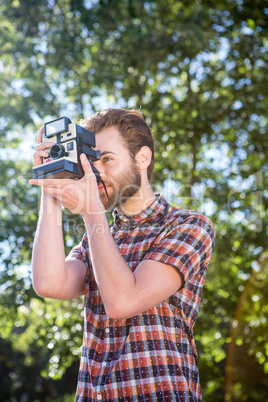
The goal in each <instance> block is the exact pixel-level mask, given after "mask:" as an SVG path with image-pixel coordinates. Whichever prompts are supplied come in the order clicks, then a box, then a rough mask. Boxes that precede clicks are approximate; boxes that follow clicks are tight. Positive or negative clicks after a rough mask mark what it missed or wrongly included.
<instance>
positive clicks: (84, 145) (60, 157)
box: [33, 117, 101, 182]
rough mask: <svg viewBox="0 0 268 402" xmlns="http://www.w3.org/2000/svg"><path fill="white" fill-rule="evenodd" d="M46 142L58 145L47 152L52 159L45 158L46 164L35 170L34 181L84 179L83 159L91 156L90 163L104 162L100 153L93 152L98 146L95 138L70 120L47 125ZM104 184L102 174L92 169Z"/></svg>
mask: <svg viewBox="0 0 268 402" xmlns="http://www.w3.org/2000/svg"><path fill="white" fill-rule="evenodd" d="M43 141H44V142H46V141H47V142H55V144H54V145H52V147H51V148H50V149H47V152H49V156H48V157H47V158H43V164H42V165H39V166H35V167H34V168H33V178H34V179H41V178H45V177H47V176H49V177H50V178H52V179H61V178H71V179H73V178H79V179H80V178H81V177H83V176H84V172H83V169H82V166H81V162H80V155H81V154H82V153H84V154H85V155H87V157H88V159H89V161H91V162H94V161H97V160H99V159H100V157H101V155H100V151H95V150H93V149H92V148H94V147H95V146H96V142H95V134H94V133H92V132H91V131H89V130H86V129H85V128H83V127H81V126H78V125H77V124H74V123H72V122H71V120H70V119H69V118H68V117H60V118H59V119H55V120H52V121H49V122H48V123H45V125H44V134H43ZM91 167H92V170H93V172H94V173H95V175H96V178H97V181H98V182H99V181H100V174H99V172H98V170H97V169H96V168H95V167H94V166H93V165H91Z"/></svg>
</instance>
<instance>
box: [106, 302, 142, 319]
mask: <svg viewBox="0 0 268 402" xmlns="http://www.w3.org/2000/svg"><path fill="white" fill-rule="evenodd" d="M128 306H129V305H128V303H126V302H125V301H124V302H123V301H117V302H112V303H106V304H105V305H104V309H105V313H106V315H107V316H108V317H109V318H111V319H112V320H126V319H127V318H131V317H133V316H134V315H136V314H134V313H133V311H131V309H129V308H128Z"/></svg>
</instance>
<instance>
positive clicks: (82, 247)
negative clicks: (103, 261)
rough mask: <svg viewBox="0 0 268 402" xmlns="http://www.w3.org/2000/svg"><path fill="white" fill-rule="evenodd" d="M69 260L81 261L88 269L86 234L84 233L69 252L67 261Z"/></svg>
mask: <svg viewBox="0 0 268 402" xmlns="http://www.w3.org/2000/svg"><path fill="white" fill-rule="evenodd" d="M70 258H77V259H78V260H81V261H83V262H84V263H85V264H86V266H87V267H88V268H89V265H90V261H89V247H88V239H87V234H86V233H85V234H84V236H83V238H82V240H81V242H80V243H79V244H77V245H76V246H74V247H73V248H72V250H71V251H70V253H69V255H68V256H67V259H70Z"/></svg>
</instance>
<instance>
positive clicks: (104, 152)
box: [101, 151, 117, 156]
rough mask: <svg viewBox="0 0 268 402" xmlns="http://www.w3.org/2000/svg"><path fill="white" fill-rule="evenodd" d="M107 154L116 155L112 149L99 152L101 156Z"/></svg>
mask: <svg viewBox="0 0 268 402" xmlns="http://www.w3.org/2000/svg"><path fill="white" fill-rule="evenodd" d="M107 154H114V155H117V154H116V153H115V152H112V151H103V152H102V153H101V156H103V155H107Z"/></svg>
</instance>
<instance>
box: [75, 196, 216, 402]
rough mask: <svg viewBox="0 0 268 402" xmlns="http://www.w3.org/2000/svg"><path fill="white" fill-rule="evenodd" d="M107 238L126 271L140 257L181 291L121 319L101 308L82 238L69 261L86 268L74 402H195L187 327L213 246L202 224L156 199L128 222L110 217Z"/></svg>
mask: <svg viewBox="0 0 268 402" xmlns="http://www.w3.org/2000/svg"><path fill="white" fill-rule="evenodd" d="M114 215H115V225H114V226H113V227H112V229H111V231H112V235H113V237H114V241H115V243H116V244H117V247H118V249H119V250H120V253H121V254H122V255H123V256H124V259H125V261H126V263H127V264H128V265H129V267H130V268H131V269H132V270H133V271H134V270H135V268H136V267H137V265H138V264H139V263H140V262H141V261H142V260H143V259H153V260H155V261H160V262H162V263H166V264H169V265H172V266H174V267H176V268H177V269H179V270H180V271H181V273H182V274H183V276H184V280H185V284H184V287H183V288H182V289H181V290H178V291H177V292H176V293H175V294H174V295H172V296H171V297H170V298H168V299H167V300H165V301H164V302H163V303H160V304H159V305H157V306H155V307H154V308H151V309H150V310H148V311H145V312H143V313H142V314H139V315H137V316H134V317H132V318H130V319H127V320H113V319H110V318H109V317H108V316H107V315H106V314H105V310H104V306H103V304H102V300H101V297H100V293H99V291H98V288H97V285H96V282H95V279H94V275H93V270H92V267H91V263H90V257H89V250H88V240H87V235H86V234H85V235H84V237H83V239H82V241H81V243H80V244H79V245H78V246H76V247H75V248H74V249H73V250H72V251H71V254H70V256H71V257H75V258H78V259H80V260H82V261H84V263H85V264H86V265H87V267H88V273H87V278H86V289H85V324H84V340H83V348H82V356H81V364H80V371H79V377H78V386H77V394H76V402H80V401H81V402H82V401H83V402H89V401H98V400H100V401H101V400H102V401H129V402H130V401H131V402H132V401H137V402H143V401H144V402H145V401H148V402H155V401H161V402H162V401H171V402H173V401H183V402H184V401H187V402H188V401H191V402H200V401H202V395H201V388H200V382H199V374H198V361H197V350H196V346H195V342H194V338H193V331H192V330H193V325H194V323H195V321H196V318H197V314H198V305H199V303H200V299H201V294H202V289H203V285H204V283H205V276H206V270H207V265H208V263H209V261H210V259H211V255H212V251H213V247H214V230H213V227H212V224H211V222H210V220H209V219H208V218H206V217H204V216H203V215H200V214H198V213H196V212H194V211H189V210H182V209H177V208H174V207H172V206H171V205H169V204H168V203H167V202H166V201H165V199H164V198H163V197H162V196H158V197H157V199H156V201H155V202H154V203H153V204H152V205H151V206H150V207H149V208H148V209H147V210H145V211H144V212H142V213H141V214H140V215H138V216H135V217H131V218H129V217H126V216H124V215H122V214H120V213H119V214H117V213H115V214H114Z"/></svg>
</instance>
